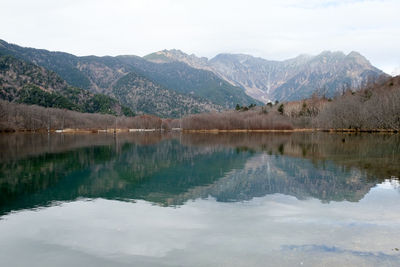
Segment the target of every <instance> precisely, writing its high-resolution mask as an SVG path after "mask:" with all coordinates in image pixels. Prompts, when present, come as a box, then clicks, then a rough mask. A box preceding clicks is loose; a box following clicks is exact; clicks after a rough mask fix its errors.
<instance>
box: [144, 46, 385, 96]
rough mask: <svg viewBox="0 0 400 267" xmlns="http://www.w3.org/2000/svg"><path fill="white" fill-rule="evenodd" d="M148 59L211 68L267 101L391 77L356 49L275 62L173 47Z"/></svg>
mask: <svg viewBox="0 0 400 267" xmlns="http://www.w3.org/2000/svg"><path fill="white" fill-rule="evenodd" d="M144 58H145V59H147V60H149V61H152V62H156V63H166V62H168V63H171V62H184V63H186V64H188V65H190V66H192V67H194V68H198V69H204V70H208V71H211V72H213V73H215V74H216V75H218V76H219V77H220V78H222V79H224V80H226V81H227V82H229V83H230V84H232V85H235V86H239V87H241V88H243V89H244V90H245V92H246V93H247V94H248V95H249V96H251V97H253V98H255V99H257V100H260V101H262V102H264V103H266V102H269V101H275V100H278V101H293V100H300V99H304V98H307V97H310V96H311V95H312V94H313V93H317V94H319V95H320V96H326V97H334V96H335V95H337V94H339V93H342V91H343V90H344V89H350V88H351V89H353V90H354V89H359V88H361V87H363V86H365V85H366V84H368V83H371V82H374V81H376V80H377V79H378V78H379V77H381V76H388V75H386V74H385V73H384V72H382V71H381V70H379V69H377V68H376V67H374V66H372V65H371V63H370V62H369V61H368V60H367V59H366V58H365V57H364V56H362V55H361V54H360V53H358V52H354V51H353V52H351V53H349V54H348V55H345V54H344V53H343V52H330V51H324V52H322V53H320V54H319V55H316V56H310V55H300V56H298V57H296V58H292V59H288V60H284V61H272V60H266V59H263V58H259V57H253V56H250V55H245V54H218V55H217V56H215V57H214V58H212V59H210V60H209V59H207V58H205V57H201V58H199V57H196V56H195V55H193V54H192V55H188V54H185V53H183V52H182V51H180V50H175V49H173V50H163V51H159V52H156V53H152V54H149V55H147V56H145V57H144Z"/></svg>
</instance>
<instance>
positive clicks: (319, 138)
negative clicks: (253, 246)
mask: <svg viewBox="0 0 400 267" xmlns="http://www.w3.org/2000/svg"><path fill="white" fill-rule="evenodd" d="M179 139H180V140H181V142H182V145H181V143H180V142H179ZM0 148H1V149H2V151H4V152H3V153H2V154H1V157H0V192H1V194H0V213H4V212H7V211H10V210H12V209H17V210H18V209H21V208H31V207H34V206H42V205H47V204H48V203H49V202H50V201H55V200H61V201H64V200H74V199H76V198H77V197H88V198H92V197H103V198H110V199H114V198H117V199H145V200H148V201H152V202H156V203H160V204H163V205H170V204H182V203H183V202H184V201H187V200H188V199H195V198H198V197H207V196H209V195H211V196H213V197H215V198H216V199H217V200H219V201H238V200H248V199H251V198H253V197H261V196H264V195H266V194H272V193H282V194H287V195H292V196H295V197H297V198H299V199H304V198H308V197H313V198H318V199H321V200H322V201H332V200H335V201H341V200H348V201H358V200H359V199H361V198H362V197H363V196H364V194H365V193H366V192H368V190H369V189H370V188H371V186H373V185H374V184H375V183H376V182H378V181H381V180H379V179H378V178H390V177H391V176H397V177H398V176H399V175H398V173H399V168H400V167H399V166H400V164H399V157H400V153H399V152H400V146H399V137H398V136H397V135H390V136H387V135H339V134H324V133H302V134H240V133H237V134H236V133H235V134H217V135H214V134H188V135H185V134H184V135H182V136H180V135H179V134H178V135H161V134H121V135H117V136H114V135H105V134H98V135H50V136H48V135H38V134H37V135H29V134H28V135H5V136H3V138H2V139H0ZM365 178H368V180H366V179H365Z"/></svg>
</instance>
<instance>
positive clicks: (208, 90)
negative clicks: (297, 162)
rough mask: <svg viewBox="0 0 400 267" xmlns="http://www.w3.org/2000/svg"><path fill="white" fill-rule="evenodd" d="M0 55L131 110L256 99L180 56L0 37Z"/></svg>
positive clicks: (178, 110) (201, 107) (172, 112)
mask: <svg viewBox="0 0 400 267" xmlns="http://www.w3.org/2000/svg"><path fill="white" fill-rule="evenodd" d="M1 55H3V56H4V55H7V56H12V57H14V58H16V59H18V60H23V61H25V62H29V63H33V64H35V65H37V66H40V67H43V68H45V69H47V70H50V71H53V72H55V73H57V74H58V75H59V76H60V77H61V78H62V79H64V80H65V81H66V82H67V83H68V84H69V85H71V86H74V87H78V88H82V89H85V90H87V91H89V92H91V93H96V94H105V95H107V96H110V97H113V98H115V99H117V100H118V101H119V102H121V103H124V104H125V105H127V106H128V107H129V108H131V109H132V110H133V111H134V112H136V113H150V114H154V115H158V116H162V117H178V116H180V115H181V114H188V113H198V112H207V111H219V110H223V109H227V108H233V107H234V106H235V105H236V104H237V103H240V104H242V105H249V104H252V103H255V104H261V102H260V101H257V100H255V99H253V98H251V97H250V96H248V95H246V93H245V92H244V90H243V89H242V88H240V87H237V86H233V85H231V84H229V83H228V82H227V81H225V80H223V79H221V78H220V77H218V76H217V75H216V74H214V73H213V72H210V71H206V70H201V69H197V68H193V67H190V66H189V65H187V64H185V63H181V62H171V63H167V64H157V63H153V62H150V61H147V60H145V59H143V58H141V57H138V56H117V57H110V56H105V57H96V56H86V57H77V56H74V55H71V54H68V53H63V52H50V51H47V50H43V49H34V48H25V47H21V46H18V45H14V44H10V43H7V42H5V41H0V56H1Z"/></svg>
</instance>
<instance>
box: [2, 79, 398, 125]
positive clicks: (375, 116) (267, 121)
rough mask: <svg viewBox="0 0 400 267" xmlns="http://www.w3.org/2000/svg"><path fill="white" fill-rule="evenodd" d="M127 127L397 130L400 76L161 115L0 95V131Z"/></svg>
mask: <svg viewBox="0 0 400 267" xmlns="http://www.w3.org/2000/svg"><path fill="white" fill-rule="evenodd" d="M129 129H131V130H132V129H147V130H155V131H156V130H166V131H168V130H173V129H181V130H183V131H197V132H227V131H232V132H235V131H236V132H246V131H254V132H257V131H258V132H262V131H314V130H324V131H347V132H362V131H367V132H381V131H382V132H397V131H399V130H400V76H398V77H394V78H391V79H388V80H386V81H384V82H380V83H378V84H372V85H369V86H366V87H365V88H363V89H362V90H358V91H352V90H347V91H345V92H343V93H342V94H341V95H340V96H337V97H335V98H333V99H328V98H325V97H323V96H322V97H321V96H318V95H316V94H314V95H313V96H312V97H311V98H309V99H305V100H301V101H292V102H283V103H278V102H275V103H268V104H266V105H264V106H256V105H250V106H240V105H237V106H236V109H235V110H226V111H223V112H210V113H200V114H192V115H186V116H183V117H182V118H179V119H165V118H159V117H157V116H154V115H137V116H134V117H125V116H113V115H108V114H99V113H81V112H77V111H71V110H66V109H57V108H45V107H40V106H36V105H25V104H18V103H12V102H7V101H3V100H1V101H0V131H1V132H16V131H35V132H40V131H58V132H61V131H62V132H99V131H108V132H118V131H129Z"/></svg>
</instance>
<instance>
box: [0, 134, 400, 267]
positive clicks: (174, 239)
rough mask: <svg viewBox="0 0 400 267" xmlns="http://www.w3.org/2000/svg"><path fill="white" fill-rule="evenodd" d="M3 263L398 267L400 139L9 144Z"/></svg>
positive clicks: (162, 138)
mask: <svg viewBox="0 0 400 267" xmlns="http://www.w3.org/2000/svg"><path fill="white" fill-rule="evenodd" d="M0 151H1V153H0V237H1V238H0V266H85V267H86V266H399V265H400V251H399V249H400V205H399V203H400V184H399V179H398V177H399V176H400V136H399V135H396V134H393V135H383V134H331V133H292V134H272V133H270V134H265V133H263V134H262V133H257V134H256V133H254V134H246V133H231V134H180V133H167V134H160V133H134V134H132V133H131V134H118V135H112V134H108V135H107V134H92V135H91V134H86V135H78V134H50V135H47V134H9V135H5V134H4V135H1V136H0Z"/></svg>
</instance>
